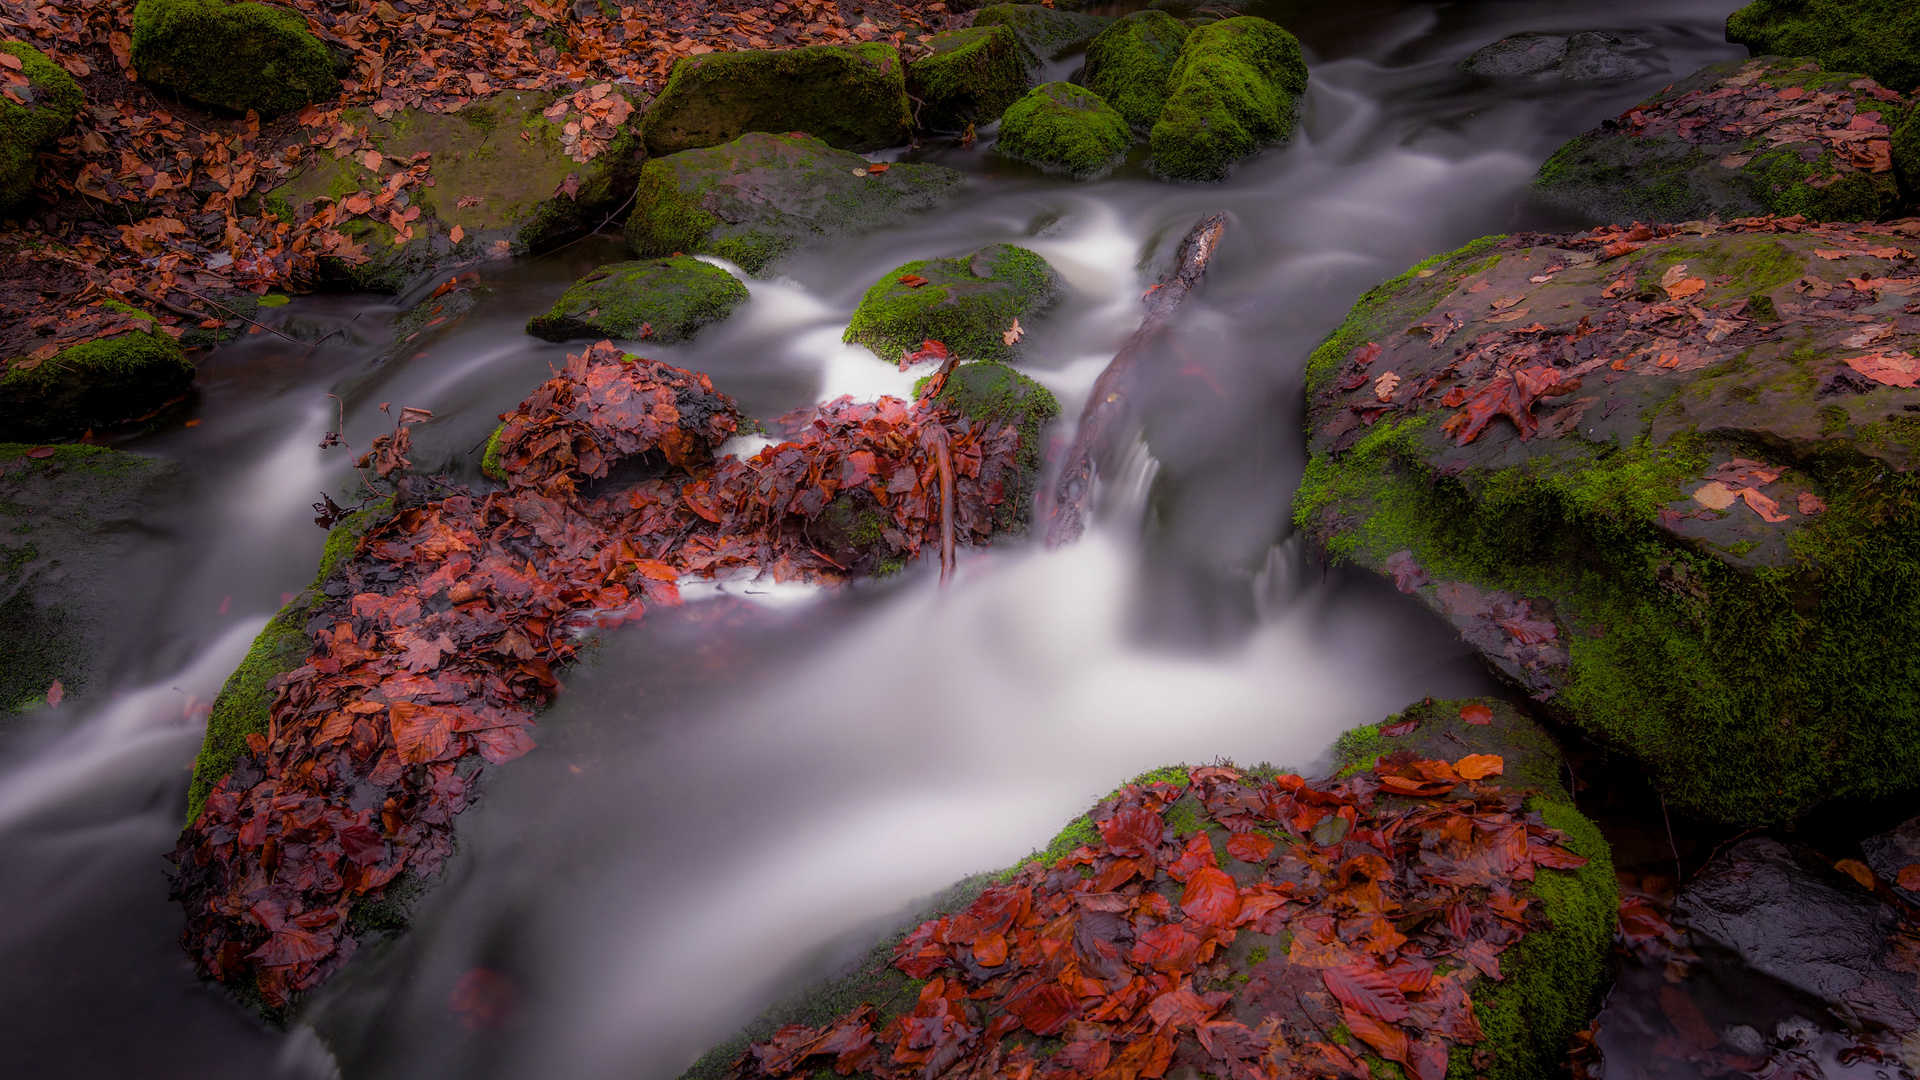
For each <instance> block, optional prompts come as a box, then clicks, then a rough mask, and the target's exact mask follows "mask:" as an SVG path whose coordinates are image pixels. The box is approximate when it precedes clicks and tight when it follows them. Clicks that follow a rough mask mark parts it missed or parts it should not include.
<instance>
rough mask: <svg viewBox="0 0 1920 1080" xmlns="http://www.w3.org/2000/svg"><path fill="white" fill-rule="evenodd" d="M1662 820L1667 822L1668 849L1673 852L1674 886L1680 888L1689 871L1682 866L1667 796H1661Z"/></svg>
mask: <svg viewBox="0 0 1920 1080" xmlns="http://www.w3.org/2000/svg"><path fill="white" fill-rule="evenodd" d="M1660 820H1662V821H1664V822H1666V823H1667V849H1668V850H1670V851H1672V852H1673V887H1674V888H1676V889H1678V888H1679V887H1680V883H1681V882H1682V881H1685V880H1686V878H1687V872H1686V871H1685V870H1682V869H1681V868H1680V845H1679V844H1676V843H1674V842H1673V819H1672V818H1670V817H1668V816H1667V797H1666V796H1665V795H1664V794H1663V795H1661V796H1660Z"/></svg>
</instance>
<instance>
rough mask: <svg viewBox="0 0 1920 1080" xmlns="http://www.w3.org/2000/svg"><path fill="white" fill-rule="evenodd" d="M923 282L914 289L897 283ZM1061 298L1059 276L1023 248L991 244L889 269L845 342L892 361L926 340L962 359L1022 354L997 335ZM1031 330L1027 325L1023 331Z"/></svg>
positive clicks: (868, 295)
mask: <svg viewBox="0 0 1920 1080" xmlns="http://www.w3.org/2000/svg"><path fill="white" fill-rule="evenodd" d="M908 277H918V278H924V279H926V284H923V285H920V286H918V287H915V286H913V285H910V284H908V283H907V282H905V281H902V280H901V279H902V278H908ZM1059 297H1060V275H1059V274H1058V273H1057V272H1055V271H1054V269H1053V267H1051V266H1048V265H1047V260H1045V259H1043V258H1041V257H1040V256H1038V255H1036V254H1034V253H1033V252H1031V251H1028V250H1027V249H1025V248H1018V247H1014V246H1013V245H1011V244H993V245H991V246H989V247H984V248H981V249H980V250H979V251H976V252H973V253H972V254H970V255H962V256H960V257H958V258H953V259H919V260H915V261H914V262H910V263H907V264H905V265H903V266H898V267H895V268H894V269H892V270H889V271H887V273H886V274H885V275H884V276H882V277H881V278H880V280H879V281H877V282H875V283H874V285H873V287H872V288H870V289H868V290H867V293H866V295H865V296H863V297H861V298H860V306H859V307H858V308H855V309H854V312H853V319H852V320H851V321H850V322H849V323H848V324H847V333H846V340H847V341H848V342H850V343H852V344H855V345H865V346H866V347H867V348H869V349H872V350H873V352H874V355H876V356H878V357H880V358H881V359H883V360H886V361H888V362H892V361H893V360H895V359H896V358H898V357H899V355H900V354H901V353H902V352H909V351H912V350H914V349H918V348H919V347H920V343H921V342H923V341H926V340H928V339H932V340H934V341H938V342H941V343H943V344H945V345H946V346H947V348H948V349H950V350H952V351H953V353H954V354H955V355H957V356H959V357H961V358H962V359H966V360H1007V359H1013V358H1016V357H1018V356H1019V355H1020V348H1021V347H1020V346H1019V345H1009V344H1007V343H1006V341H1005V339H1004V338H1003V337H1002V335H1003V334H1004V333H1005V332H1006V331H1007V330H1008V329H1010V328H1011V327H1012V326H1013V322H1014V320H1015V319H1020V320H1022V326H1023V327H1026V324H1027V322H1028V321H1030V320H1032V319H1033V318H1034V317H1035V316H1037V315H1039V314H1040V313H1041V312H1043V311H1045V310H1046V309H1047V308H1049V307H1051V306H1052V305H1053V303H1054V301H1055V300H1057V299H1059ZM1027 328H1029V329H1030V327H1027Z"/></svg>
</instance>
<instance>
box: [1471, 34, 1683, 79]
mask: <svg viewBox="0 0 1920 1080" xmlns="http://www.w3.org/2000/svg"><path fill="white" fill-rule="evenodd" d="M1645 48H1647V43H1646V42H1644V41H1641V40H1640V39H1638V38H1627V37H1621V36H1619V35H1617V34H1608V33H1602V32H1599V31H1586V32H1584V33H1579V34H1574V35H1572V36H1571V37H1560V36H1557V35H1552V34H1515V35H1514V36H1512V37H1509V38H1501V39H1500V40H1499V41H1496V42H1494V43H1493V44H1491V45H1488V46H1486V47H1485V48H1483V49H1480V50H1479V51H1477V52H1475V53H1474V54H1473V55H1472V56H1469V57H1467V59H1466V60H1465V61H1463V62H1462V63H1461V64H1460V69H1461V70H1462V71H1465V72H1467V73H1468V74H1470V75H1480V76H1484V77H1487V78H1495V79H1514V78H1526V77H1529V76H1534V75H1545V74H1548V73H1552V74H1556V75H1559V76H1560V77H1562V78H1565V79H1569V80H1572V81H1575V82H1605V81H1608V80H1612V79H1625V78H1632V77H1634V76H1636V75H1641V74H1644V73H1646V71H1647V70H1648V68H1647V65H1646V64H1644V63H1642V62H1641V61H1639V60H1635V59H1634V58H1633V57H1632V56H1631V55H1630V54H1631V53H1634V52H1638V51H1640V50H1642V49H1645Z"/></svg>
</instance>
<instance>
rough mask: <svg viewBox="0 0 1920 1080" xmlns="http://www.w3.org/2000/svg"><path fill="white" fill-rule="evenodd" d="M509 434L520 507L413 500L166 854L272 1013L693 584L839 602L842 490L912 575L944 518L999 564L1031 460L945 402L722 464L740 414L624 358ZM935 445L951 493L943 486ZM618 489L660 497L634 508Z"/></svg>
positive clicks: (206, 940)
mask: <svg viewBox="0 0 1920 1080" xmlns="http://www.w3.org/2000/svg"><path fill="white" fill-rule="evenodd" d="M419 417H420V414H418V413H417V411H416V412H415V413H413V414H411V415H409V414H406V413H403V416H402V420H403V421H411V420H416V419H419ZM504 419H506V420H507V421H508V431H507V433H506V435H505V437H504V438H503V447H502V454H501V461H502V466H503V468H504V469H505V470H506V471H507V473H508V475H509V478H510V480H509V483H508V485H507V487H506V489H505V490H503V491H495V492H491V493H488V494H485V495H478V494H475V493H473V492H469V491H465V490H457V489H456V490H454V491H453V492H452V493H451V494H448V495H446V496H445V497H444V498H440V499H437V500H432V501H427V500H424V499H417V498H416V499H413V500H412V501H411V505H402V506H400V507H399V508H398V509H397V511H396V512H395V513H393V514H392V516H390V517H388V518H387V519H385V520H383V521H380V522H378V523H377V524H375V525H374V526H373V527H372V528H370V529H369V530H368V531H367V533H366V534H365V536H364V537H363V538H362V540H361V541H360V544H359V547H358V550H357V553H356V554H355V556H354V557H353V558H352V559H350V560H347V561H346V562H345V565H344V566H343V567H342V568H341V569H340V570H339V571H337V572H336V574H335V575H334V576H333V577H332V578H331V579H330V580H329V581H328V582H326V583H325V585H324V594H325V597H326V599H325V601H324V602H323V603H321V604H320V605H319V606H318V607H317V608H316V610H315V614H314V615H313V617H312V618H311V619H310V621H309V622H308V623H307V625H306V627H305V630H306V633H307V635H308V636H309V638H310V639H311V640H312V643H313V644H312V648H311V651H310V652H309V654H308V656H307V659H306V662H305V663H304V664H302V665H301V666H300V667H298V668H295V669H294V670H292V671H290V672H287V673H285V674H283V675H280V676H278V677H276V678H275V679H274V680H273V683H272V686H273V688H274V691H275V696H274V700H273V703H272V706H271V713H270V716H271V722H270V725H269V727H268V729H267V731H265V732H264V733H256V734H253V735H250V736H248V738H247V746H248V752H247V754H246V756H245V757H244V758H243V759H242V760H241V762H240V763H239V765H238V766H237V767H236V768H235V769H234V771H233V772H232V774H231V775H229V776H227V777H225V778H224V779H222V780H221V781H220V782H219V784H218V785H217V786H216V788H215V789H214V790H213V792H212V793H211V794H210V795H209V796H208V799H207V804H206V809H205V810H204V811H203V812H202V813H201V815H200V817H199V818H198V819H197V820H196V821H194V822H193V824H192V825H191V826H190V827H189V828H188V829H187V830H186V832H185V833H184V834H183V835H182V836H181V839H180V842H179V845H178V847H177V848H176V849H175V851H174V853H173V860H174V862H175V864H176V870H175V875H174V882H173V887H174V896H175V897H176V898H177V899H179V900H180V901H181V902H182V904H183V905H184V906H185V908H186V911H187V928H186V930H185V932H184V933H183V935H182V943H183V944H184V945H185V946H186V948H187V950H188V951H189V952H190V953H191V954H192V955H193V956H194V959H195V961H196V963H197V964H198V966H199V969H200V971H201V972H202V973H203V974H205V975H208V976H210V977H212V978H215V979H219V980H222V981H229V980H246V979H251V985H252V986H253V987H254V988H255V989H256V990H257V991H258V993H259V995H260V997H261V998H262V999H263V1000H264V1001H265V1002H266V1003H267V1004H268V1005H270V1006H275V1007H277V1006H281V1005H284V1004H285V1003H286V1002H287V1001H288V1000H289V998H290V996H291V995H293V994H295V993H298V992H301V991H306V990H310V989H312V988H314V987H315V986H318V985H319V984H320V983H321V982H323V981H324V980H325V979H326V978H327V977H328V975H329V974H330V973H331V972H332V971H333V970H334V969H335V968H337V967H338V966H339V965H340V964H341V963H343V962H345V960H346V959H347V958H348V957H349V956H351V955H352V953H353V951H354V948H355V939H354V937H353V935H352V934H351V933H350V932H349V923H348V920H349V917H350V915H351V913H352V911H353V909H354V907H355V905H357V904H359V903H361V902H363V901H366V900H369V899H374V898H377V897H380V896H381V895H383V894H384V893H385V891H386V890H387V889H388V888H389V887H390V886H391V885H392V883H393V881H394V879H395V878H396V876H398V875H399V874H400V873H401V872H402V871H405V872H407V873H410V874H411V875H413V876H415V877H416V878H427V877H431V876H433V875H434V874H436V873H437V872H438V871H439V869H440V866H441V864H442V862H443V860H444V859H445V858H446V856H447V855H448V854H449V853H450V851H451V850H452V847H451V844H452V840H451V838H452V824H453V817H454V815H456V814H458V813H459V812H460V811H461V810H462V809H464V808H465V807H466V806H467V804H468V803H469V802H470V801H471V800H472V798H473V797H474V791H475V785H476V783H477V782H478V780H479V778H480V776H481V773H482V771H483V769H484V766H485V765H486V764H499V763H501V762H505V761H510V760H512V759H513V758H516V757H518V756H520V755H522V754H524V753H526V752H527V751H528V750H530V749H532V748H533V745H534V744H533V739H532V737H531V734H530V728H531V727H532V725H533V716H534V713H535V712H536V711H537V710H538V709H539V708H540V707H541V706H542V705H543V704H544V703H545V702H546V701H547V700H548V699H549V698H550V696H551V695H552V693H553V691H554V689H555V686H556V682H555V674H554V673H555V670H556V669H557V668H558V667H559V666H560V665H562V664H564V663H565V662H566V661H568V660H569V659H570V658H571V657H572V656H573V655H574V652H575V650H576V649H577V648H578V646H579V642H580V638H581V635H583V634H584V633H586V632H588V631H591V630H595V629H602V628H607V627H612V626H617V625H619V624H621V623H622V622H625V621H627V620H630V619H636V618H639V617H640V616H641V615H642V613H643V612H644V611H645V609H646V606H647V605H649V604H656V605H657V604H675V603H678V602H679V593H678V590H677V588H676V586H675V582H676V581H677V580H679V579H681V578H683V577H685V576H688V575H708V576H711V575H714V574H718V573H723V572H725V573H739V574H747V575H755V574H758V573H760V572H762V571H766V572H771V573H773V574H774V575H775V576H776V577H777V578H797V579H802V580H813V581H834V580H839V579H840V577H841V574H840V570H839V568H838V567H835V566H834V565H833V564H832V563H831V561H829V560H827V559H826V558H825V557H824V556H820V555H818V554H817V553H815V552H813V551H812V549H811V548H810V547H809V545H808V543H807V540H806V538H805V532H806V529H805V526H806V523H807V521H808V520H809V519H810V518H811V517H813V516H815V515H817V514H818V513H819V512H820V511H821V510H822V509H823V508H824V507H825V506H826V505H827V504H828V502H829V501H830V500H831V499H832V498H833V496H834V495H835V494H836V493H838V492H841V491H845V490H849V489H853V488H861V489H863V490H865V491H866V492H867V494H868V496H869V497H870V498H871V499H872V500H873V502H874V504H875V505H877V506H879V507H882V508H884V510H885V512H886V514H887V521H888V526H887V529H886V537H885V542H887V543H889V544H891V545H894V546H895V547H896V549H898V550H901V551H903V552H907V553H911V554H917V553H918V552H919V551H920V550H921V548H922V547H923V546H924V545H925V544H928V543H937V542H938V537H939V532H940V526H941V520H942V518H943V516H944V517H946V518H947V519H948V520H950V521H954V522H957V523H958V528H959V529H960V530H961V532H962V535H963V536H964V537H965V538H967V539H970V540H971V539H979V540H985V539H986V538H987V537H988V534H989V533H990V531H991V528H992V522H993V505H994V504H995V503H996V502H997V501H998V500H999V499H1000V498H1001V497H1002V496H1001V491H1002V490H1003V484H1002V483H1001V481H1000V480H999V479H997V478H998V477H1001V476H1004V475H1006V474H1007V471H1008V470H1010V469H1013V468H1015V467H1016V466H1015V454H1016V452H1017V450H1018V441H1019V436H1018V433H1017V430H1016V429H1015V428H1013V427H1012V426H1011V425H1006V424H995V423H990V422H987V421H978V422H971V421H968V420H967V419H965V418H964V417H960V416H957V415H955V414H953V413H951V412H950V411H948V410H947V409H946V407H944V406H943V405H941V404H939V403H938V402H936V401H934V400H932V399H930V398H923V399H922V400H920V401H917V402H914V403H911V404H908V403H906V402H902V401H899V400H897V399H892V398H882V399H881V400H880V401H879V402H878V403H876V404H871V405H856V404H853V403H852V402H850V401H848V400H847V399H845V398H842V399H840V400H837V401H835V402H832V403H830V404H828V405H826V406H822V407H821V408H820V409H818V410H806V411H803V412H802V413H799V414H795V415H793V416H790V417H788V418H787V421H786V423H787V425H788V426H789V427H790V428H791V429H792V430H793V431H795V432H796V434H797V435H798V437H797V438H796V439H795V440H794V441H791V442H784V443H779V444H776V445H772V446H769V447H767V448H766V449H764V450H762V451H761V452H760V453H759V454H757V455H755V456H754V457H753V458H751V459H749V460H744V461H743V460H741V459H739V458H735V457H731V456H727V457H722V458H720V459H718V460H714V458H713V451H714V449H715V448H716V447H717V446H718V445H719V444H720V443H721V442H723V441H724V440H725V439H726V438H728V437H729V436H730V435H732V433H733V432H734V431H735V430H736V429H737V427H738V424H739V421H738V413H737V411H736V409H735V407H734V404H733V402H732V400H731V399H729V398H727V397H726V396H725V395H723V394H720V393H718V392H716V391H715V390H714V389H713V384H712V383H711V382H710V381H709V380H708V379H707V378H706V376H704V375H700V374H696V373H693V372H689V371H684V370H681V369H679V368H675V367H671V366H669V365H666V364H662V363H658V362H656V361H651V360H643V359H639V358H637V357H631V356H626V355H623V354H622V353H621V352H620V351H619V350H618V349H616V348H614V347H613V345H612V344H611V343H609V342H601V343H599V344H597V345H595V346H593V347H592V348H590V349H588V350H586V351H584V352H582V353H579V354H575V355H572V356H569V357H568V360H567V365H566V367H565V369H564V370H562V371H560V372H559V373H557V374H556V375H555V376H554V377H553V378H552V379H551V380H549V381H548V382H547V383H545V384H544V385H542V386H541V387H540V388H539V389H538V390H537V391H535V392H534V394H533V395H532V396H531V397H529V398H528V399H527V400H526V401H525V402H524V403H522V405H521V406H520V408H519V409H518V410H517V411H516V412H514V413H513V414H511V415H509V416H508V417H506V418H504ZM407 428H408V423H406V422H403V423H402V424H400V425H399V426H398V427H397V428H396V431H395V433H394V434H393V435H392V436H388V437H386V439H387V441H386V442H385V443H383V444H382V445H381V446H377V447H375V449H374V451H373V453H371V454H369V455H368V459H369V462H370V463H374V464H375V465H376V469H379V470H383V471H384V472H385V473H389V474H390V473H393V472H396V471H399V470H400V469H403V468H404V467H405V465H406V461H405V458H404V456H403V455H404V452H405V449H406V444H407V439H406V434H407ZM936 443H937V444H940V445H944V446H945V447H947V448H949V450H950V453H949V455H948V457H949V460H950V462H951V465H950V467H951V469H952V470H953V471H954V472H956V473H958V474H959V475H958V477H946V478H943V477H942V476H941V475H940V471H941V470H940V465H939V457H940V455H939V454H938V453H935V452H933V451H930V450H929V446H930V445H934V444H936ZM388 466H391V467H390V468H389V467H388ZM616 468H620V469H622V470H628V469H631V470H633V472H634V473H635V474H636V475H643V476H645V479H641V480H639V481H638V482H637V483H632V484H630V485H628V486H622V485H620V484H619V483H617V482H616V481H618V480H619V477H616V476H613V475H612V472H613V470H614V469H616ZM943 483H944V486H945V487H947V488H948V489H950V490H951V491H953V492H954V498H953V500H952V503H953V504H952V505H947V503H948V500H945V499H942V498H941V497H940V495H939V492H940V491H941V490H942V487H943ZM401 490H402V493H403V496H404V493H405V492H407V491H409V490H416V489H411V488H409V486H408V485H405V484H402V485H401ZM397 501H399V502H403V503H404V502H407V501H409V500H407V499H406V498H404V497H402V498H400V499H399V500H397Z"/></svg>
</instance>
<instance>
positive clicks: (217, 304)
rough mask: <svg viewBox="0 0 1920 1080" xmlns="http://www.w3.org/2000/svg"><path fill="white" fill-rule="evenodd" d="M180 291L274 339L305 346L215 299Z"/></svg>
mask: <svg viewBox="0 0 1920 1080" xmlns="http://www.w3.org/2000/svg"><path fill="white" fill-rule="evenodd" d="M175 287H176V288H179V287H178V286H175ZM180 291H181V292H183V293H186V294H187V295H188V296H191V297H193V298H194V299H195V300H198V301H200V302H201V303H203V304H212V305H213V306H214V307H217V308H219V309H220V310H221V311H224V312H226V313H227V314H229V315H231V316H233V317H234V318H236V319H239V320H240V321H241V322H243V323H253V325H255V326H257V327H259V328H260V329H262V330H265V331H266V332H267V333H269V334H272V335H273V336H274V337H277V338H286V340H288V341H291V342H293V343H294V344H295V345H305V344H307V343H306V342H304V341H301V340H300V339H299V338H297V337H287V335H285V334H283V333H281V332H280V331H278V330H275V329H274V328H273V327H271V326H268V325H267V324H265V323H257V322H253V320H252V319H249V318H247V317H246V316H245V315H242V314H240V313H239V312H237V311H235V310H233V309H232V308H230V307H228V306H227V305H225V304H223V303H221V302H220V301H218V300H215V299H214V298H212V297H211V296H201V295H200V294H199V293H197V292H194V291H193V290H192V289H180Z"/></svg>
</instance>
